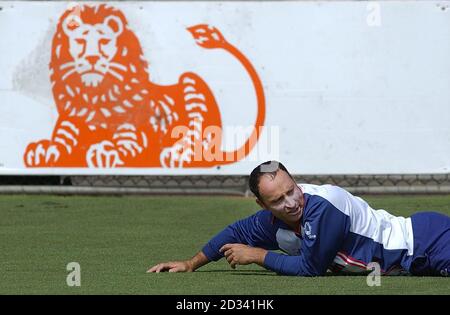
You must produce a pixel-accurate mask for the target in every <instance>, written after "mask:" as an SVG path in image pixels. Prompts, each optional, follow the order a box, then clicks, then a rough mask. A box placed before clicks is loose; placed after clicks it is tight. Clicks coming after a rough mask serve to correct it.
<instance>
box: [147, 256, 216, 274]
mask: <svg viewBox="0 0 450 315" xmlns="http://www.w3.org/2000/svg"><path fill="white" fill-rule="evenodd" d="M207 263H209V260H208V257H206V256H205V254H203V252H201V251H200V252H198V253H197V254H196V255H195V256H194V257H192V258H191V259H189V260H184V261H169V262H165V263H160V264H157V265H155V266H153V267H152V268H150V269H149V270H147V272H156V273H159V272H161V271H163V272H164V271H168V272H192V271H195V270H197V269H198V268H200V267H201V266H203V265H206V264H207Z"/></svg>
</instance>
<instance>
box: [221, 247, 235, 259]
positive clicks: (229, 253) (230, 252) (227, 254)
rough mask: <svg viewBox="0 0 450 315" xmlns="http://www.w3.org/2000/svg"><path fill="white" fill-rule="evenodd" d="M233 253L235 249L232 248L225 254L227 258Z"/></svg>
mask: <svg viewBox="0 0 450 315" xmlns="http://www.w3.org/2000/svg"><path fill="white" fill-rule="evenodd" d="M232 253H233V249H232V248H230V249H229V250H227V251H226V252H225V253H223V254H224V255H225V257H228V256H230V255H231V254H232Z"/></svg>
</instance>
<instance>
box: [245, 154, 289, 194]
mask: <svg viewBox="0 0 450 315" xmlns="http://www.w3.org/2000/svg"><path fill="white" fill-rule="evenodd" d="M279 170H282V171H285V172H286V173H287V174H288V175H289V176H291V174H290V173H289V171H288V170H287V169H286V167H285V166H284V165H283V164H282V163H281V162H278V161H267V162H264V163H261V164H259V165H258V166H257V167H255V169H254V170H253V171H252V172H251V173H250V178H249V180H248V186H249V188H250V190H251V192H252V193H253V194H254V195H255V196H256V198H258V199H259V200H261V201H262V199H261V194H260V193H259V179H260V178H261V176H263V175H271V176H273V177H275V175H276V174H277V172H278V171H279ZM291 178H292V176H291Z"/></svg>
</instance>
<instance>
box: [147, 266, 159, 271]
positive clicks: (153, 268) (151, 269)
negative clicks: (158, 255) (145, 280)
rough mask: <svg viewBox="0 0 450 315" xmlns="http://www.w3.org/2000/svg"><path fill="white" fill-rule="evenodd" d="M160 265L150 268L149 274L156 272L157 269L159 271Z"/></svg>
mask: <svg viewBox="0 0 450 315" xmlns="http://www.w3.org/2000/svg"><path fill="white" fill-rule="evenodd" d="M158 266H159V264H157V265H155V266H153V267H152V268H150V269H149V270H147V272H155V271H156V269H158Z"/></svg>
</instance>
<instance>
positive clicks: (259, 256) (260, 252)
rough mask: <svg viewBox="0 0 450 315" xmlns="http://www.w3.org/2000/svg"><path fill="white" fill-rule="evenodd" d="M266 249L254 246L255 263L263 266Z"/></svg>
mask: <svg viewBox="0 0 450 315" xmlns="http://www.w3.org/2000/svg"><path fill="white" fill-rule="evenodd" d="M266 255H267V250H265V249H262V248H256V257H255V263H256V264H258V265H260V266H264V259H265V258H266Z"/></svg>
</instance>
